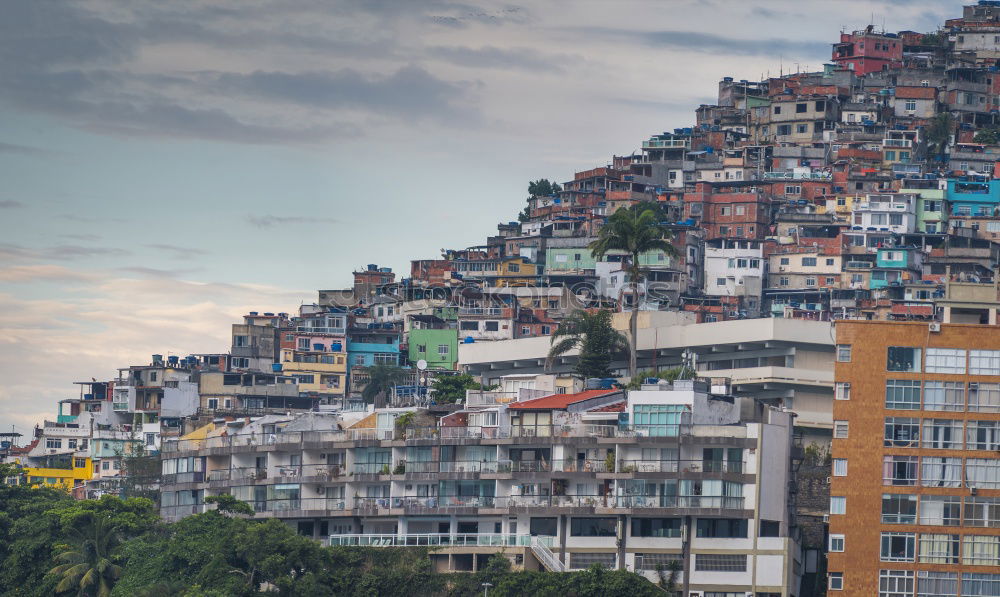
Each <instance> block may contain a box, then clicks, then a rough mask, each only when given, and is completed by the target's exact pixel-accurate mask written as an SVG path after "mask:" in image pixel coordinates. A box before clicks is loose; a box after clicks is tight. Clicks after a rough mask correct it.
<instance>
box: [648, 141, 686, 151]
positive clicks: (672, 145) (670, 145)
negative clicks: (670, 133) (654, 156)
mask: <svg viewBox="0 0 1000 597" xmlns="http://www.w3.org/2000/svg"><path fill="white" fill-rule="evenodd" d="M689 147H691V140H690V139H647V140H645V141H643V142H642V148H643V149H687V148H689Z"/></svg>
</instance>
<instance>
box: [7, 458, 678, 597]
mask: <svg viewBox="0 0 1000 597" xmlns="http://www.w3.org/2000/svg"><path fill="white" fill-rule="evenodd" d="M2 468H5V467H4V465H0V469H2ZM5 473H10V471H9V470H0V478H2V477H3V476H5ZM216 503H217V504H218V508H219V510H215V511H210V512H206V513H204V514H197V515H194V516H189V517H187V518H184V519H183V520H181V521H180V522H177V523H172V524H167V523H163V522H162V521H160V520H159V518H158V517H157V515H156V510H155V507H154V505H153V502H151V501H150V500H148V499H145V498H128V499H124V500H123V499H119V498H116V497H110V496H105V497H103V498H101V499H100V500H86V501H75V500H73V499H71V498H70V497H69V495H68V494H66V493H65V492H62V491H59V490H55V489H45V488H30V487H26V486H6V485H0V595H3V596H5V597H6V596H11V597H12V596H18V597H20V596H24V597H35V596H38V597H42V596H45V597H49V596H51V595H78V596H88V597H105V596H139V597H142V596H154V595H155V596H156V597H169V596H177V597H230V596H237V597H240V596H250V595H265V594H266V595H275V596H285V595H287V596H298V595H303V596H304V595H317V596H334V595H337V596H359V597H360V596H364V597H376V596H382V597H391V596H397V595H398V596H407V597H409V596H412V595H430V596H441V597H475V596H477V595H481V594H482V583H486V582H488V583H490V584H491V585H492V588H491V589H490V595H495V596H497V597H500V596H502V595H507V596H514V595H541V596H553V597H554V596H560V597H572V596H580V597H583V596H594V597H597V596H599V595H601V596H604V595H628V596H630V597H631V596H643V595H662V594H663V592H662V590H661V589H659V588H657V587H656V586H655V585H653V584H652V583H650V582H648V581H646V580H645V579H643V578H641V577H639V576H637V575H635V574H632V573H630V572H625V571H605V570H601V569H599V568H595V569H592V570H588V571H585V572H578V573H570V574H549V573H540V572H514V571H511V569H510V564H509V560H508V559H507V558H505V557H494V558H492V559H491V560H490V561H489V564H488V565H487V566H486V567H485V568H484V569H483V570H480V571H479V572H477V573H467V574H438V573H435V572H433V571H432V570H431V565H430V560H429V559H428V557H427V553H426V552H424V551H421V550H419V549H391V548H348V547H338V548H332V547H323V546H321V545H320V544H319V543H317V542H316V541H313V540H312V539H309V538H306V537H302V536H299V535H297V534H296V533H295V532H294V531H293V530H292V529H291V527H289V526H288V525H286V524H284V523H282V522H280V521H278V520H275V519H266V520H257V519H254V518H252V517H250V516H248V513H249V512H250V508H249V507H248V506H247V504H245V503H242V502H239V501H237V500H235V499H233V498H231V497H229V496H220V497H219V499H217V500H216Z"/></svg>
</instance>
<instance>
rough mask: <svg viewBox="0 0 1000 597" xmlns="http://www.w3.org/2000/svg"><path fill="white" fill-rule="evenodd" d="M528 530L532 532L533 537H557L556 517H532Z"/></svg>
mask: <svg viewBox="0 0 1000 597" xmlns="http://www.w3.org/2000/svg"><path fill="white" fill-rule="evenodd" d="M528 531H529V532H530V533H531V536H532V537H536V536H539V535H541V536H545V537H555V536H556V518H555V517H551V518H550V517H532V519H531V521H530V522H529V523H528Z"/></svg>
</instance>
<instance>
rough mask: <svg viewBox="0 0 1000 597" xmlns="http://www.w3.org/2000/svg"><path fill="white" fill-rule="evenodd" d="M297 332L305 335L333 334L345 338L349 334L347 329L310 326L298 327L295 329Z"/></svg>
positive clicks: (343, 327) (344, 327)
mask: <svg viewBox="0 0 1000 597" xmlns="http://www.w3.org/2000/svg"><path fill="white" fill-rule="evenodd" d="M295 331H296V332H301V333H304V334H332V335H334V336H343V335H344V334H346V333H347V327H346V326H342V327H334V328H314V327H310V326H298V327H296V328H295Z"/></svg>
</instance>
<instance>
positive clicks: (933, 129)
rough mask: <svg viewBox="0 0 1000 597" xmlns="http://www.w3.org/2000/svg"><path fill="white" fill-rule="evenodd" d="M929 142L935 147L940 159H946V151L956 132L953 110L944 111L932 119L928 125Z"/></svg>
mask: <svg viewBox="0 0 1000 597" xmlns="http://www.w3.org/2000/svg"><path fill="white" fill-rule="evenodd" d="M926 132H927V143H928V145H929V146H930V147H931V148H933V149H934V153H936V154H937V156H938V160H939V161H942V162H943V161H944V152H945V150H946V149H947V148H948V143H949V141H950V140H951V136H952V135H953V134H954V133H955V117H954V116H952V115H951V112H942V113H940V114H938V115H936V116H935V117H934V118H932V119H931V122H930V124H928V125H927V131H926Z"/></svg>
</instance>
